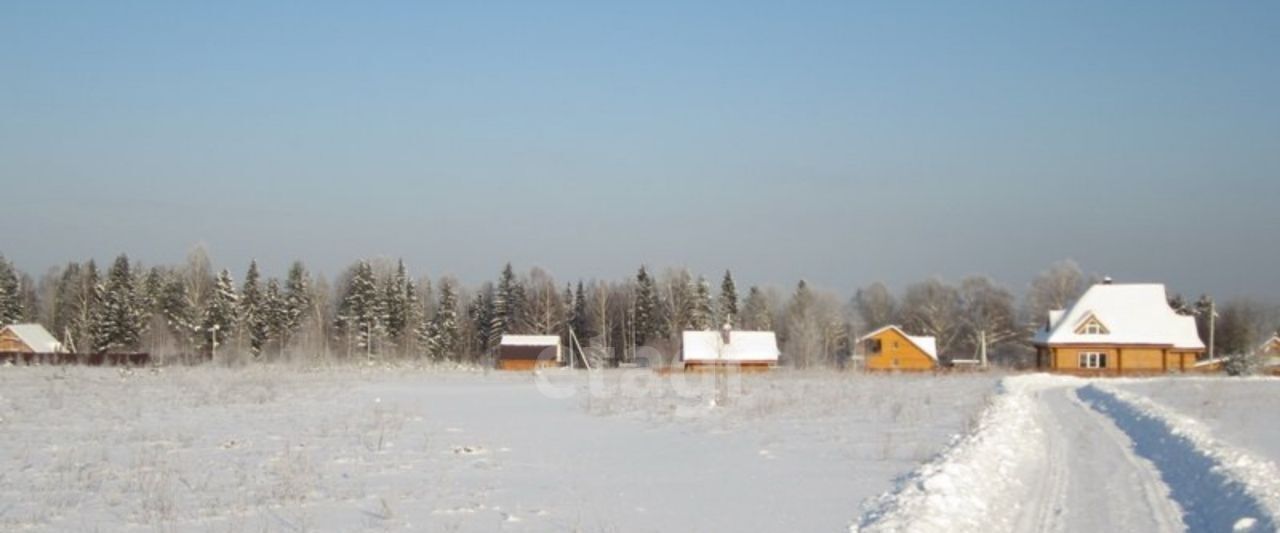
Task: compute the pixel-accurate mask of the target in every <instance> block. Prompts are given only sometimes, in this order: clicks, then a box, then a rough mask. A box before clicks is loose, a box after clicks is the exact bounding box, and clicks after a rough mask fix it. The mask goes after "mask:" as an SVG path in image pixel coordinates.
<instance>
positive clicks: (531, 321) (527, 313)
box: [520, 267, 564, 334]
mask: <svg viewBox="0 0 1280 533" xmlns="http://www.w3.org/2000/svg"><path fill="white" fill-rule="evenodd" d="M521 285H522V286H524V287H525V291H524V295H525V303H524V306H523V307H522V309H524V322H525V324H524V327H523V328H520V329H522V330H527V331H529V332H532V333H541V334H552V333H555V332H557V331H560V328H561V326H562V325H563V323H564V309H563V305H564V302H562V301H561V298H560V293H559V291H558V290H557V288H556V282H555V279H554V278H552V277H551V274H548V273H547V272H546V271H545V270H543V269H541V268H537V267H534V268H533V269H532V270H530V271H529V276H528V277H527V278H526V279H525V280H524V282H522V283H521Z"/></svg>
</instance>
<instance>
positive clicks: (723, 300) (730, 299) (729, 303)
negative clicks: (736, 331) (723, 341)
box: [716, 270, 738, 326]
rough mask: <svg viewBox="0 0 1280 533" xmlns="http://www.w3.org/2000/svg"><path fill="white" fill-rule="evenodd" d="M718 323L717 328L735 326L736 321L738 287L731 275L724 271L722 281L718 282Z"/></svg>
mask: <svg viewBox="0 0 1280 533" xmlns="http://www.w3.org/2000/svg"><path fill="white" fill-rule="evenodd" d="M718 311H719V314H718V316H719V321H718V323H717V324H716V325H717V326H722V325H724V324H728V325H730V326H734V325H736V323H735V321H737V320H738V287H737V285H736V284H735V283H734V282H733V274H732V273H730V272H729V271H728V270H725V271H724V280H722V281H721V282H720V305H719V309H718Z"/></svg>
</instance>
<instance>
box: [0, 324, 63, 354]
mask: <svg viewBox="0 0 1280 533" xmlns="http://www.w3.org/2000/svg"><path fill="white" fill-rule="evenodd" d="M62 351H63V350H62V343H61V342H58V339H55V338H54V337H53V335H51V334H49V331H48V330H46V329H44V326H41V325H40V324H10V325H8V326H5V327H3V328H0V352H12V353H61V352H62Z"/></svg>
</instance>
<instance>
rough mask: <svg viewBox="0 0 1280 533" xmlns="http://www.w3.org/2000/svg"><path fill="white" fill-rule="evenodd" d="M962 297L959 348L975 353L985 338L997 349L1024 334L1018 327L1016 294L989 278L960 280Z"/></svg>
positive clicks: (989, 344) (960, 296)
mask: <svg viewBox="0 0 1280 533" xmlns="http://www.w3.org/2000/svg"><path fill="white" fill-rule="evenodd" d="M959 298H960V312H961V313H962V315H961V318H962V320H963V323H964V333H963V338H962V340H961V342H960V346H958V348H959V349H961V350H966V351H969V352H970V353H973V354H975V355H976V354H977V353H978V350H979V349H980V347H981V344H982V342H983V341H984V340H985V341H986V343H987V346H988V347H989V348H993V349H994V348H999V347H1002V346H1003V345H1005V344H1007V343H1011V342H1013V341H1016V340H1019V339H1020V338H1022V337H1024V332H1023V331H1022V330H1020V329H1019V328H1018V322H1017V316H1016V311H1015V310H1014V298H1013V293H1012V292H1009V290H1008V289H1006V288H1004V287H1002V286H1000V285H998V284H996V283H995V282H994V281H992V280H991V279H990V278H987V277H985V276H970V277H967V278H965V279H963V280H961V281H960V288H959Z"/></svg>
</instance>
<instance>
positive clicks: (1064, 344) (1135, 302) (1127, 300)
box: [1033, 281, 1221, 375]
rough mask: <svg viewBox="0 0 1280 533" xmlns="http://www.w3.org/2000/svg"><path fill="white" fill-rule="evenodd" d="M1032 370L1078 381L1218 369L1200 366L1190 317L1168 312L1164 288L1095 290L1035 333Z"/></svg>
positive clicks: (1107, 286)
mask: <svg viewBox="0 0 1280 533" xmlns="http://www.w3.org/2000/svg"><path fill="white" fill-rule="evenodd" d="M1033 344H1034V345H1035V347H1036V365H1037V366H1038V367H1039V368H1040V369H1042V370H1047V371H1051V372H1058V373H1067V374H1080V375H1121V374H1163V373H1170V372H1201V371H1213V370H1217V369H1219V368H1221V365H1220V364H1217V362H1215V361H1206V360H1204V353H1205V347H1204V342H1203V341H1201V340H1200V335H1199V333H1198V332H1197V330H1196V321H1195V318H1194V317H1190V316H1184V315H1180V314H1178V313H1177V312H1176V311H1174V310H1173V308H1171V307H1169V301H1168V298H1167V295H1166V292H1165V288H1164V285H1161V284H1156V283H1130V284H1113V283H1111V282H1110V281H1107V282H1103V283H1099V284H1096V285H1094V286H1092V287H1090V288H1089V290H1087V291H1085V293H1084V295H1083V296H1081V297H1080V299H1079V300H1077V301H1076V302H1075V303H1073V304H1072V305H1071V306H1070V307H1068V308H1066V309H1060V310H1053V311H1049V314H1048V316H1047V317H1046V320H1045V322H1044V324H1043V326H1041V327H1040V328H1039V329H1038V330H1037V331H1036V335H1035V338H1034V340H1033Z"/></svg>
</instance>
